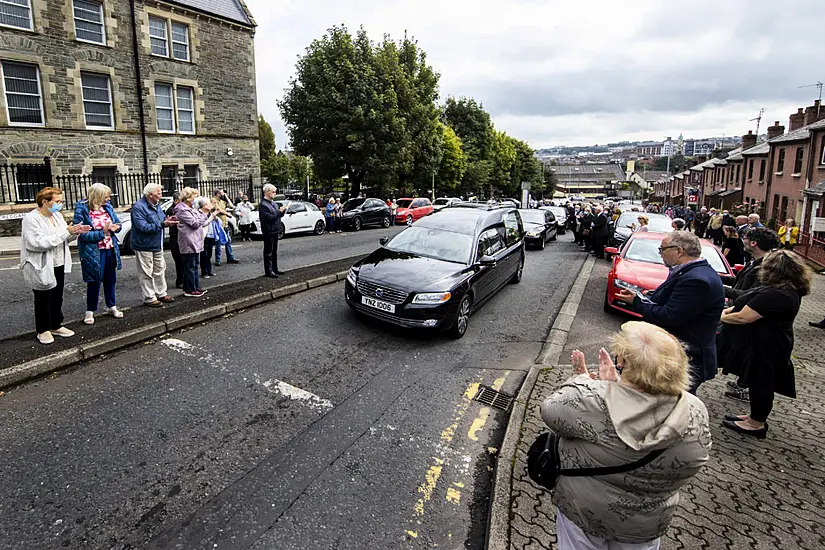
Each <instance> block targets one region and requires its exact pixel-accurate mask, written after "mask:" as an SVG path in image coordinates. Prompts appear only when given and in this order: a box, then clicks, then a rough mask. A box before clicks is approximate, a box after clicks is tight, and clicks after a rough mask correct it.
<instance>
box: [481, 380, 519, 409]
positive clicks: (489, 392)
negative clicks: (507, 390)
mask: <svg viewBox="0 0 825 550" xmlns="http://www.w3.org/2000/svg"><path fill="white" fill-rule="evenodd" d="M473 399H474V400H476V401H478V402H479V403H482V404H484V405H487V406H488V407H493V408H494V409H499V410H502V411H507V410H510V405H512V404H513V398H512V396H509V395H506V394H503V393H501V392H499V391H496V390H494V389H493V388H491V387H489V386H481V387H480V388H479V389H478V393H476V395H475V397H473Z"/></svg>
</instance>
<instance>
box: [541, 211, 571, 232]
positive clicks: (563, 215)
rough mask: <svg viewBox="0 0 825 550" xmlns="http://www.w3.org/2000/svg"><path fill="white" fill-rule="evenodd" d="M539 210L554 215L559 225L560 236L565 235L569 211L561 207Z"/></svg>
mask: <svg viewBox="0 0 825 550" xmlns="http://www.w3.org/2000/svg"><path fill="white" fill-rule="evenodd" d="M539 209H540V210H549V211H550V212H552V213H553V215H554V216H555V217H556V221H557V222H558V223H559V235H564V231H565V227H567V209H566V208H564V207H561V206H539Z"/></svg>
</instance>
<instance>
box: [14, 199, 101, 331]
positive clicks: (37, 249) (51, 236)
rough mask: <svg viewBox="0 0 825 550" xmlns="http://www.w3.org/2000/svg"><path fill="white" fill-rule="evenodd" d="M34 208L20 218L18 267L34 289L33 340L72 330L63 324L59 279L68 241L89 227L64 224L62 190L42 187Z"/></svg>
mask: <svg viewBox="0 0 825 550" xmlns="http://www.w3.org/2000/svg"><path fill="white" fill-rule="evenodd" d="M35 201H36V202H37V208H36V209H34V210H32V211H31V212H29V213H28V214H26V217H24V218H23V230H22V233H21V243H20V269H22V270H23V278H24V279H25V280H26V283H27V284H28V285H29V287H30V288H31V289H32V291H34V322H35V326H36V328H37V341H38V342H40V343H41V344H51V343H53V342H54V335H55V334H56V335H58V336H62V337H64V338H68V337H70V336H74V332H72V331H71V330H69V329H67V328H66V327H64V326H63V279H64V276H65V274H66V273H71V271H72V258H71V254H70V252H69V241H71V240H72V239H74V238H76V237H77V235H80V234H81V233H86V232H87V231H89V230H90V229H91V227H89V226H88V225H66V220H64V219H63V215H62V214H61V213H60V211H61V210H62V209H63V192H62V191H61V190H60V189H58V188H57V187H46V188H44V189H41V190H40V192H39V193H37V197H36V198H35Z"/></svg>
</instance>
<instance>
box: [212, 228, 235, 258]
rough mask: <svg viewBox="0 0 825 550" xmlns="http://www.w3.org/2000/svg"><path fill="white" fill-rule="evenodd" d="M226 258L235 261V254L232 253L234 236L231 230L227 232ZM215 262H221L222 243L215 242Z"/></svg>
mask: <svg viewBox="0 0 825 550" xmlns="http://www.w3.org/2000/svg"><path fill="white" fill-rule="evenodd" d="M226 259H227V260H228V261H230V262H233V261H235V255H234V254H233V253H232V238H231V237H230V236H229V231H227V232H226ZM215 263H216V264H219V263H221V245H219V244H217V243H216V244H215Z"/></svg>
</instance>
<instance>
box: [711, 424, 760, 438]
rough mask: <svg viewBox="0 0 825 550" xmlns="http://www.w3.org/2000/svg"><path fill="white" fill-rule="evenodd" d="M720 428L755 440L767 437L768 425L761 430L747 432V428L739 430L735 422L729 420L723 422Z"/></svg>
mask: <svg viewBox="0 0 825 550" xmlns="http://www.w3.org/2000/svg"><path fill="white" fill-rule="evenodd" d="M722 426H724V427H725V428H727V429H729V430H733V431H734V432H739V433H740V434H745V435H751V436H753V437H755V438H757V439H765V438H766V437H767V436H768V423H767V422H766V423H765V427H764V428H762V429H761V430H748V429H747V428H741V427H739V426H737V425H736V422H735V421H731V420H723V421H722Z"/></svg>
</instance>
